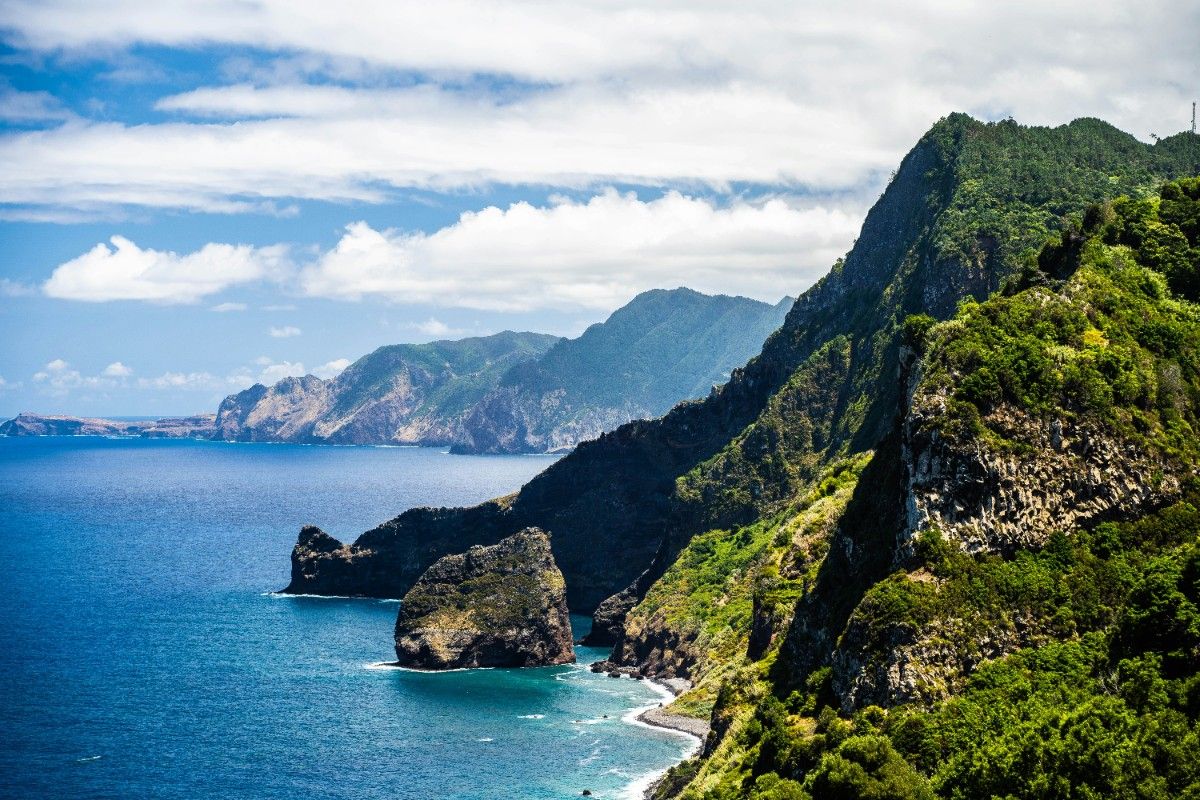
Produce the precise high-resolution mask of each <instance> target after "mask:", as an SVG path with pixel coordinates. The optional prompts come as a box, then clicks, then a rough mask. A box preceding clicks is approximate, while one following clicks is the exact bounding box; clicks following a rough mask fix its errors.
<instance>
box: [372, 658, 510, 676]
mask: <svg viewBox="0 0 1200 800" xmlns="http://www.w3.org/2000/svg"><path fill="white" fill-rule="evenodd" d="M363 669H394V670H398V671H400V672H419V673H420V674H422V675H440V674H442V673H444V672H477V671H479V670H485V669H495V667H455V668H454V669H416V668H415V667H405V666H401V665H400V664H397V663H396V662H395V661H372V662H370V663H368V664H363Z"/></svg>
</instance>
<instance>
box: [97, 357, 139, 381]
mask: <svg viewBox="0 0 1200 800" xmlns="http://www.w3.org/2000/svg"><path fill="white" fill-rule="evenodd" d="M100 374H101V375H104V376H106V377H109V378H128V377H129V376H130V375H132V374H133V370H132V369H130V368H129V367H127V366H125V365H124V364H122V363H121V362H120V361H114V362H113V363H111V364H109V365H108V366H107V367H105V368H104V371H103V372H101V373H100Z"/></svg>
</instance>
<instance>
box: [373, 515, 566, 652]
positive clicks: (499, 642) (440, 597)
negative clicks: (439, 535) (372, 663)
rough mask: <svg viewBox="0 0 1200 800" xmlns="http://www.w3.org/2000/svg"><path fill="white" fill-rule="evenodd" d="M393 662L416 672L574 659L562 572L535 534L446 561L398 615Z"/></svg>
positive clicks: (417, 587)
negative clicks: (415, 669)
mask: <svg viewBox="0 0 1200 800" xmlns="http://www.w3.org/2000/svg"><path fill="white" fill-rule="evenodd" d="M396 657H397V659H398V663H400V664H403V665H405V666H409V667H417V668H420V669H459V668H463V667H538V666H547V665H551V664H568V663H572V662H574V661H575V653H574V647H573V643H572V640H571V619H570V616H569V614H568V611H567V600H566V593H565V584H564V582H563V576H562V573H561V572H559V570H558V567H557V566H556V565H555V563H554V556H553V555H552V554H551V552H550V537H549V536H548V535H547V534H546V533H545V532H543V531H540V530H538V529H536V528H528V529H526V530H524V531H521V532H520V533H517V534H514V535H512V536H509V537H508V538H506V539H503V540H502V541H500V542H498V543H497V544H495V545H492V546H491V547H480V546H476V547H472V548H470V549H469V550H467V551H466V552H465V553H462V554H461V555H450V556H444V557H442V558H440V559H438V561H437V562H435V563H434V564H433V566H431V567H430V568H429V569H427V570H426V571H425V572H424V573H423V574H422V575H421V577H420V578H419V579H418V580H417V582H416V583H415V584H414V585H413V587H412V589H410V590H409V592H408V594H406V595H405V596H404V599H403V601H402V603H401V605H400V610H399V613H398V615H397V617H396Z"/></svg>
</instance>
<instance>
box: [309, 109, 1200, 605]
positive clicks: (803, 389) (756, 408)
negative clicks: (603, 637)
mask: <svg viewBox="0 0 1200 800" xmlns="http://www.w3.org/2000/svg"><path fill="white" fill-rule="evenodd" d="M1176 155H1177V154H1175V153H1174V151H1173V150H1171V149H1170V148H1168V147H1166V146H1164V147H1149V146H1146V145H1142V144H1140V143H1138V142H1137V141H1136V140H1134V139H1133V138H1132V137H1129V136H1127V135H1125V134H1122V133H1120V132H1118V131H1116V130H1114V129H1112V128H1111V127H1107V126H1104V125H1103V124H1102V123H1097V122H1095V121H1081V122H1078V123H1074V124H1073V125H1071V126H1064V127H1063V128H1058V129H1053V130H1048V129H1029V128H1022V127H1021V126H1017V125H1015V124H1010V123H1002V124H996V125H984V124H981V123H978V122H975V121H974V120H971V119H969V118H967V117H964V116H960V115H956V116H954V117H952V118H950V119H947V120H945V121H943V122H941V123H939V124H938V125H937V126H935V127H934V128H933V129H932V130H931V131H930V132H929V133H928V134H927V135H926V136H925V137H923V138H922V139H921V141H920V142H919V143H918V144H917V145H916V147H915V148H914V149H913V151H912V152H911V153H910V154H909V155H908V156H907V157H906V158H905V160H904V162H903V163H902V164H901V166H900V168H899V170H898V171H897V173H896V175H895V177H894V179H893V180H892V182H891V184H890V185H889V186H888V188H887V190H886V191H885V192H884V194H883V196H882V197H881V198H880V200H879V201H878V202H877V203H876V205H875V206H874V207H873V208H872V210H871V212H870V213H869V214H868V216H867V219H866V221H865V222H864V225H863V229H862V233H861V235H860V236H859V238H858V241H857V243H856V244H855V247H854V249H853V250H852V251H851V252H850V253H849V254H848V255H847V257H846V259H845V260H844V261H842V262H839V263H838V264H837V265H835V267H834V269H833V270H832V271H831V272H830V273H829V274H828V275H827V276H826V277H825V278H823V279H822V280H821V281H820V282H818V283H817V284H816V285H815V286H813V287H812V288H811V289H809V290H808V291H807V292H805V293H804V294H803V295H802V296H801V297H800V299H799V300H797V302H796V303H795V305H794V306H793V307H792V309H791V310H790V311H789V313H788V315H787V318H786V320H785V322H784V325H783V326H782V328H781V329H780V330H779V331H778V332H776V333H775V334H773V335H772V336H771V337H770V338H769V339H768V340H767V342H766V344H765V345H764V347H763V350H762V353H761V354H760V355H759V356H758V357H756V358H755V359H752V360H751V361H750V362H749V363H748V364H747V365H746V367H745V368H742V369H738V370H734V372H733V374H732V376H731V378H730V380H729V382H728V383H726V384H725V385H724V386H721V387H719V388H717V389H715V390H714V391H713V392H712V393H711V394H710V395H709V396H708V397H706V398H705V399H704V400H702V401H697V402H692V403H685V404H682V405H680V406H677V407H676V408H675V409H673V410H672V411H671V412H669V413H668V414H666V415H665V416H664V417H662V418H661V419H659V420H654V421H639V422H633V423H630V424H628V425H625V426H622V427H621V428H619V429H617V430H616V431H614V432H612V433H609V434H605V435H604V436H601V437H600V438H598V439H596V440H594V441H591V442H586V443H584V444H582V445H580V446H579V447H578V448H576V449H575V451H574V452H572V453H571V454H570V455H568V456H567V457H565V458H563V459H562V460H560V461H559V462H557V463H556V464H555V465H553V466H552V467H551V468H550V469H548V470H547V471H546V472H545V473H543V474H542V475H540V476H538V477H537V478H535V479H534V480H533V481H531V482H530V483H529V484H528V485H527V486H526V487H524V488H523V489H522V490H521V492H520V493H518V494H517V495H516V496H515V497H514V498H512V499H511V501H510V502H506V503H503V504H495V505H491V506H486V507H482V508H481V509H479V510H472V511H471V512H438V513H437V514H431V513H430V512H424V511H419V512H410V514H407V515H402V516H401V517H399V518H397V519H396V520H393V521H392V522H389V523H385V524H384V525H382V526H380V527H379V528H377V529H375V530H374V531H371V532H369V533H367V534H364V536H363V537H360V539H359V540H358V541H357V542H356V543H355V544H354V545H352V546H350V547H349V548H347V551H346V557H345V559H344V561H345V563H343V564H341V565H338V566H337V567H333V566H332V565H330V567H331V569H334V570H335V571H337V572H338V574H339V575H341V576H343V578H340V579H339V581H340V582H339V584H338V585H339V586H340V587H341V589H342V591H340V592H338V593H367V594H374V593H377V592H379V591H380V590H381V588H382V586H383V583H385V581H382V580H380V579H378V578H377V577H375V576H378V575H380V574H382V573H384V572H389V571H393V570H394V569H395V568H396V565H398V564H401V563H404V562H405V561H406V559H408V558H410V557H411V555H412V554H413V553H417V552H420V551H421V550H422V547H424V545H422V546H418V545H417V542H422V543H429V546H430V547H435V548H436V547H442V546H445V547H448V548H450V547H453V545H452V544H451V543H452V542H456V543H457V546H458V547H459V548H461V547H462V546H466V545H469V544H473V543H491V542H494V541H496V540H498V538H500V537H502V536H503V535H505V534H507V533H511V532H513V531H515V530H519V529H520V528H522V527H525V526H529V525H538V526H541V527H544V528H546V529H549V530H553V531H554V532H555V538H554V549H555V555H556V558H557V559H558V562H559V564H560V566H561V567H562V569H563V572H564V575H566V578H567V586H568V600H569V601H570V602H571V604H572V606H573V608H575V609H577V610H591V609H594V608H596V607H597V606H599V605H600V604H601V602H602V601H604V600H605V599H606V598H607V597H609V596H611V595H614V594H616V593H618V592H621V591H623V590H624V589H625V588H626V587H628V586H630V585H631V584H632V583H633V582H634V580H635V579H637V578H638V576H639V575H641V574H642V573H643V572H645V571H646V570H647V569H649V570H651V572H652V575H651V577H652V578H657V577H658V576H659V575H661V574H662V572H663V571H664V570H665V569H666V568H667V567H668V566H669V565H670V563H671V562H672V561H673V559H674V556H675V555H676V554H677V553H678V552H679V551H680V550H681V549H682V547H684V546H685V545H686V543H687V542H688V541H689V540H690V539H691V537H692V536H693V535H695V534H697V533H701V532H704V531H708V530H712V529H725V528H730V527H732V526H734V525H745V524H748V523H751V522H753V521H755V520H757V519H760V518H763V517H764V516H766V515H769V514H772V513H778V512H779V511H781V510H782V509H785V508H786V507H787V506H788V504H789V503H791V502H793V500H794V499H795V497H796V496H797V494H799V493H801V492H803V491H805V490H806V487H807V486H808V485H809V484H810V483H811V481H812V480H814V479H815V478H816V477H817V476H818V475H819V474H820V472H821V469H822V468H823V465H825V464H828V463H829V462H830V461H831V459H834V458H837V457H839V456H841V455H842V454H846V453H857V452H863V451H866V450H869V449H872V448H874V447H876V446H877V445H878V444H879V443H880V442H881V441H883V440H884V439H885V437H886V436H887V435H888V434H889V432H891V431H892V430H893V429H894V426H895V423H896V418H897V413H898V411H897V409H898V408H899V407H900V398H901V394H902V392H901V388H900V385H899V382H898V381H897V379H896V375H897V372H898V369H899V353H900V344H901V339H902V336H903V331H902V327H903V326H902V321H903V320H904V318H905V317H906V316H907V315H909V314H913V313H922V312H923V313H927V314H931V315H933V316H934V317H937V318H945V317H948V316H949V315H951V314H952V313H953V312H954V310H955V308H956V307H957V305H958V302H959V300H961V299H962V298H964V297H978V298H982V297H984V296H986V294H987V293H988V292H990V291H993V290H995V289H996V288H998V287H999V285H1000V283H1001V281H1002V280H1003V279H1004V278H1005V277H1006V276H1008V275H1011V274H1013V273H1014V272H1015V271H1017V269H1018V267H1019V264H1020V259H1019V256H1020V255H1021V254H1022V253H1025V252H1027V251H1029V250H1030V249H1031V248H1035V247H1036V246H1037V245H1039V244H1040V242H1041V240H1042V238H1043V237H1044V236H1045V235H1046V233H1047V231H1048V230H1049V229H1050V226H1051V225H1052V224H1054V223H1055V220H1056V219H1058V217H1059V216H1060V215H1061V214H1063V213H1066V212H1068V211H1072V210H1076V211H1077V210H1079V209H1081V208H1082V207H1083V206H1084V205H1086V203H1087V202H1091V201H1093V200H1099V199H1102V198H1103V197H1104V196H1106V195H1107V194H1108V193H1110V192H1111V191H1113V187H1114V186H1120V187H1126V186H1128V187H1130V188H1134V187H1142V186H1143V185H1145V184H1146V183H1147V182H1150V181H1152V180H1154V179H1155V176H1158V175H1162V174H1169V173H1170V172H1171V171H1172V170H1176V169H1178V168H1179V167H1178V166H1177V165H1176V164H1175V162H1174V161H1173V159H1174V158H1175V156H1176ZM1181 158H1182V156H1181ZM981 209H983V210H981ZM896 442H897V448H898V446H899V445H898V442H899V439H898V437H897V438H896ZM889 458H891V459H892V461H894V462H896V463H897V464H898V460H899V456H898V455H896V456H894V457H891V456H889ZM893 473H894V474H896V475H899V472H898V467H897V468H896V469H889V470H888V474H893ZM897 480H899V479H898V478H897ZM898 486H899V484H898V483H897V492H898V491H899V488H898ZM463 513H470V514H471V515H472V518H473V519H474V521H475V524H474V525H471V526H465V525H463V524H461V521H460V520H461V519H462V517H461V514H463ZM872 524H876V523H872ZM891 533H892V538H891V542H892V544H891V545H890V546H889V551H888V555H887V559H886V561H887V562H888V563H890V559H891V548H894V547H895V535H894V533H895V532H894V531H892V532H891ZM460 536H461V537H463V538H461V539H460V538H459V537H460ZM443 552H446V551H443ZM351 555H353V558H351ZM351 561H352V562H353V565H352V566H351ZM382 564H388V565H390V567H389V569H387V570H384V569H381V568H380V566H379V565H382ZM319 583H320V579H319V578H307V577H304V573H302V572H301V573H295V572H294V574H293V581H292V585H291V586H289V590H292V591H305V590H306V589H305V587H306V586H312V585H318V584H319ZM397 584H400V585H402V584H403V581H402V580H396V581H393V582H392V586H393V587H394V586H395V585H397ZM401 593H402V592H401ZM393 596H394V595H393ZM610 605H611V604H610ZM847 613H848V612H847ZM843 620H844V617H843ZM606 624H608V623H606Z"/></svg>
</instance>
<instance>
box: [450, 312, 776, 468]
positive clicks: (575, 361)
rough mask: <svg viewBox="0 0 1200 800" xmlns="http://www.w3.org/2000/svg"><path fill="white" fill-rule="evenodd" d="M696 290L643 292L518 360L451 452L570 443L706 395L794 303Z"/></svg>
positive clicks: (467, 420) (471, 416)
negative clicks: (572, 336) (603, 317)
mask: <svg viewBox="0 0 1200 800" xmlns="http://www.w3.org/2000/svg"><path fill="white" fill-rule="evenodd" d="M792 302H793V300H792V298H790V297H785V298H784V299H783V300H781V301H780V302H779V303H776V304H775V305H774V306H768V305H766V304H765V303H760V302H758V301H756V300H750V299H749V298H745V297H729V296H727V295H716V296H710V295H705V294H701V293H700V292H694V291H692V290H691V289H674V290H670V291H666V290H654V291H649V292H644V293H642V294H640V295H638V296H637V297H635V298H634V299H633V300H632V301H630V302H629V303H628V304H627V305H625V306H624V307H622V308H620V309H618V310H617V311H615V312H613V314H612V316H610V317H609V318H608V319H607V320H605V321H604V322H602V323H598V324H596V325H592V326H591V327H590V328H588V329H587V330H586V331H584V332H583V334H582V335H581V336H579V337H578V338H576V339H566V340H563V341H561V342H559V343H558V344H556V345H555V346H554V347H552V348H550V350H549V351H548V352H547V353H546V354H545V355H544V356H542V357H541V358H538V359H536V360H534V361H529V362H526V363H524V364H521V365H520V366H517V367H514V368H513V369H511V370H509V372H508V373H507V374H506V375H505V376H504V377H503V378H502V379H501V381H500V385H499V386H498V387H497V388H496V389H494V390H493V391H492V392H489V393H488V395H487V396H486V397H485V398H484V399H483V400H481V401H480V402H479V403H478V404H476V405H475V407H474V408H472V409H471V411H470V412H469V413H468V414H467V416H466V417H465V418H464V419H463V422H462V426H461V435H460V438H459V440H458V441H457V442H456V443H455V445H454V450H455V452H463V453H498V452H545V451H554V450H564V449H570V448H571V447H573V446H574V445H575V444H576V443H578V442H581V441H584V440H586V439H594V438H596V437H597V436H599V435H600V434H601V433H604V432H605V431H610V430H613V429H615V428H617V427H619V426H620V425H622V424H624V423H626V422H629V421H630V420H633V419H648V418H651V417H658V416H662V415H663V414H665V413H666V412H667V411H669V410H670V409H671V407H672V406H674V405H675V404H676V403H678V402H680V401H681V400H687V399H691V398H696V397H704V396H705V395H706V394H708V393H709V391H711V390H712V387H713V386H714V385H719V384H722V383H724V382H725V381H727V380H729V374H730V372H731V371H732V370H733V368H735V367H738V366H741V365H742V364H744V363H745V362H746V360H747V359H749V358H750V357H751V356H753V355H754V354H755V353H757V352H758V351H759V349H760V348H761V347H762V343H763V342H764V341H765V340H766V338H767V337H768V336H769V335H770V334H771V333H772V332H773V331H775V329H777V328H778V327H779V326H780V325H782V324H783V320H784V317H785V316H786V315H787V311H788V309H789V308H790V307H791V305H792Z"/></svg>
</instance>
